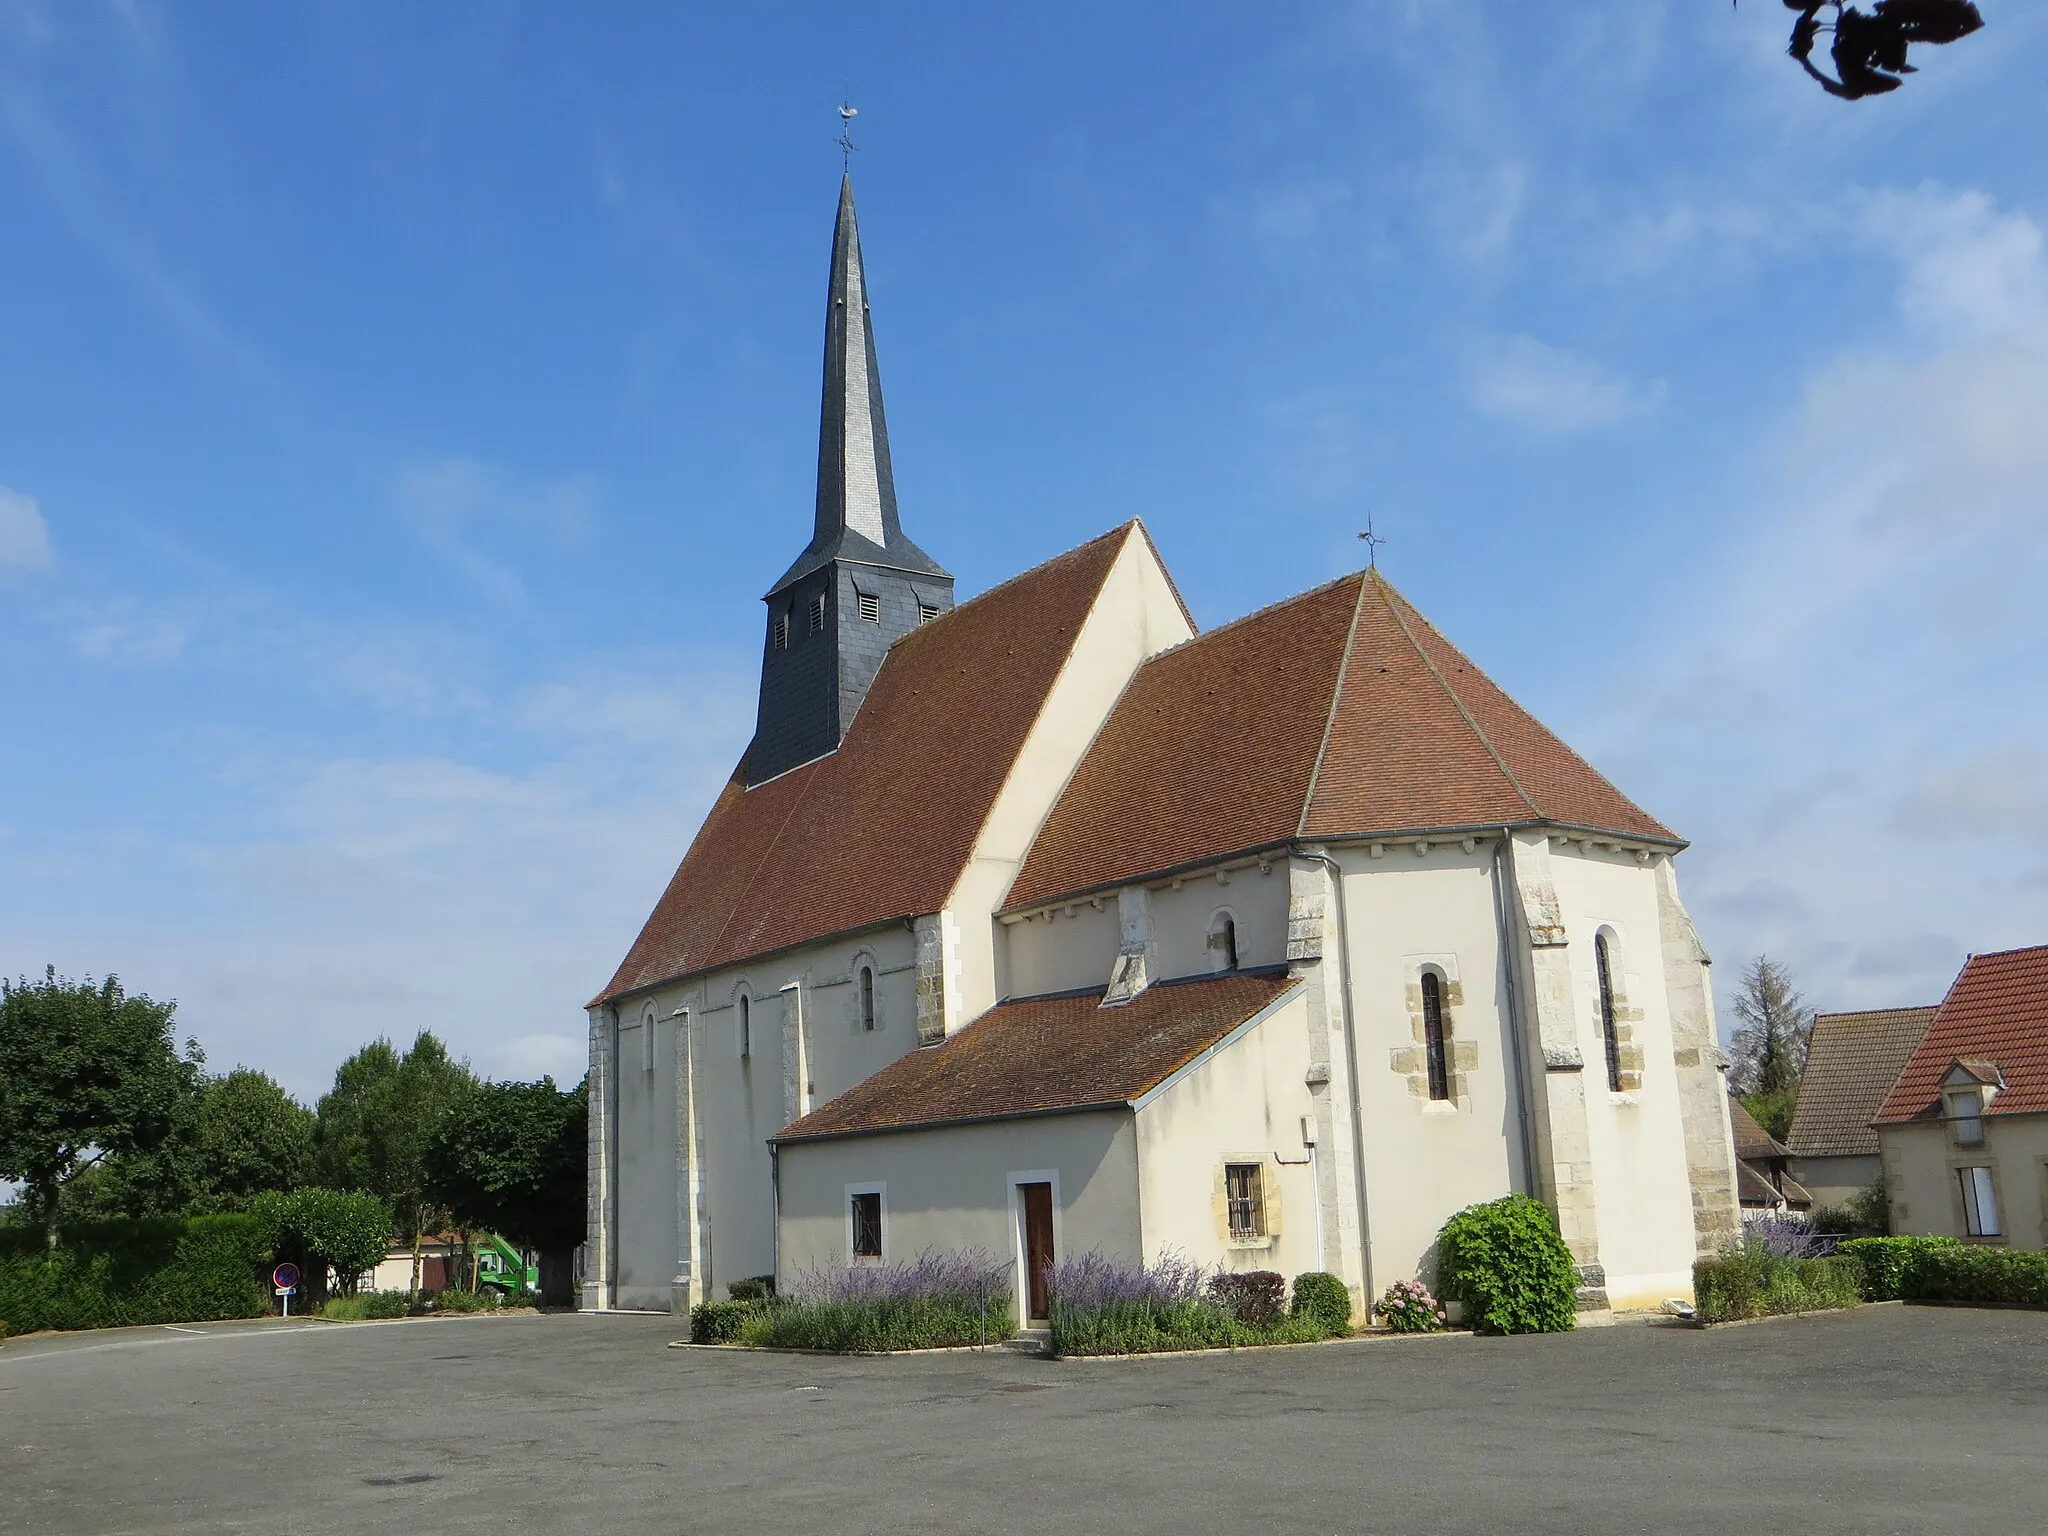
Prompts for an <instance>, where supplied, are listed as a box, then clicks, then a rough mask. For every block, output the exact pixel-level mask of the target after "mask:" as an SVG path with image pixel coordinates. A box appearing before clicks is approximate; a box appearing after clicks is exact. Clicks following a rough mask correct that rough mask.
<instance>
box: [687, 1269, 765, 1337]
mask: <svg viewBox="0 0 2048 1536" xmlns="http://www.w3.org/2000/svg"><path fill="white" fill-rule="evenodd" d="M735 1283H738V1282H735ZM767 1306H768V1304H767V1302H766V1301H765V1300H755V1299H751V1298H749V1299H746V1300H741V1301H700V1302H698V1303H697V1305H696V1306H694V1307H692V1308H690V1342H691V1343H693V1344H735V1343H738V1342H739V1336H740V1325H741V1324H743V1323H745V1322H746V1320H747V1319H748V1318H750V1317H752V1316H753V1315H754V1314H755V1313H756V1312H762V1311H766V1310H767Z"/></svg>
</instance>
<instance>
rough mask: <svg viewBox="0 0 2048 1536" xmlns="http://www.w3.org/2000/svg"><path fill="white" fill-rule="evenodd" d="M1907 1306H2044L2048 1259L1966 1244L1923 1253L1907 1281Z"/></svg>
mask: <svg viewBox="0 0 2048 1536" xmlns="http://www.w3.org/2000/svg"><path fill="white" fill-rule="evenodd" d="M1907 1287H1908V1288H1907V1289H1906V1290H1905V1292H1904V1295H1905V1297H1906V1299H1907V1300H1909V1301H1966V1302H1967V1301H1975V1302H2017V1303H2020V1304H2023V1305H2027V1306H2036V1307H2043V1306H2048V1253H2039V1252H2027V1251H2024V1250H2021V1251H2015V1250H2013V1249H2010V1248H1979V1247H1975V1246H1972V1245H1969V1244H1961V1243H1959V1244H1957V1245H1955V1246H1954V1247H1941V1248H1930V1249H1926V1250H1924V1251H1923V1252H1922V1253H1921V1254H1920V1256H1919V1261H1918V1262H1917V1263H1916V1264H1914V1265H1913V1267H1912V1269H1911V1272H1910V1273H1909V1275H1908V1277H1907Z"/></svg>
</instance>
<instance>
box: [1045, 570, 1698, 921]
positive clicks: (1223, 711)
mask: <svg viewBox="0 0 2048 1536" xmlns="http://www.w3.org/2000/svg"><path fill="white" fill-rule="evenodd" d="M1532 822H1551V823H1558V824H1562V825H1567V826H1573V827H1583V828H1586V829H1588V830H1593V831H1602V832H1613V833H1619V834H1622V835H1625V836H1628V837H1635V838H1642V839H1645V840H1647V841H1652V842H1660V843H1667V844H1671V845H1673V846H1677V845H1678V844H1679V843H1680V839H1679V838H1678V837H1677V836H1676V835H1675V834H1674V833H1672V832H1671V831H1670V830H1669V829H1668V828H1666V827H1665V826H1664V825H1663V824H1661V823H1660V822H1658V821H1657V820H1655V819H1654V818H1653V817H1651V816H1650V815H1648V814H1647V813H1645V812H1644V811H1643V810H1642V809H1640V808H1639V807H1638V806H1636V805H1635V804H1634V803H1633V802H1632V801H1630V800H1629V799H1628V798H1627V797H1626V796H1624V795H1623V794H1622V793H1621V792H1620V791H1619V790H1617V789H1616V788H1615V787H1614V786H1613V785H1612V784H1610V783H1608V782H1607V780H1606V779H1604V778H1602V777H1601V776H1600V775H1599V774H1598V773H1597V772H1595V771H1594V770H1593V768H1592V767H1591V766H1589V765H1588V764H1587V763H1586V761H1585V759H1583V758H1581V757H1580V756H1579V755H1578V754H1577V753H1575V752H1573V751H1572V749H1571V748H1569V747H1567V746H1566V745H1565V744H1564V743H1563V742H1562V741H1560V740H1559V739H1558V738H1557V737H1556V736H1554V735H1553V734H1551V732H1550V731H1548V730H1546V729H1545V728H1544V727H1543V726H1542V725H1541V724H1539V723H1538V722H1537V721H1536V720H1535V719H1534V718H1533V717H1532V716H1531V715H1529V714H1528V713H1527V712H1526V711H1525V710H1523V709H1522V708H1521V707H1520V706H1519V705H1518V704H1516V703H1515V702H1514V700H1512V699H1510V698H1509V697H1508V696H1507V695H1506V694H1505V693H1503V692H1502V691H1501V690H1500V688H1499V687H1497V686H1496V685H1495V684H1494V683H1493V682H1492V681H1491V680H1490V679H1489V678H1487V676H1486V675H1485V674H1484V673H1483V672H1481V671H1480V670H1479V669H1478V667H1476V666H1474V665H1473V664H1472V662H1471V661H1470V660H1468V659H1467V658H1466V657H1465V655H1464V654H1463V653H1462V652H1460V651H1459V650H1457V649H1456V647H1454V646H1452V645H1451V643H1450V642H1449V641H1447V640H1446V639H1444V637H1443V636H1442V635H1440V634H1439V633H1437V631H1436V630H1435V629H1434V628H1433V627H1432V626H1431V625H1430V624H1429V622H1428V621H1427V620H1426V619H1424V618H1423V617H1422V616H1421V614H1419V613H1417V612H1416V611H1415V609H1414V608H1413V606H1411V605H1410V604H1409V602H1408V601H1407V599H1405V598H1404V597H1402V596H1401V594H1400V593H1399V592H1397V591H1396V590H1395V589H1394V587H1393V585H1392V583H1390V582H1388V581H1387V580H1386V578H1385V577H1383V576H1381V575H1380V574H1379V573H1378V572H1377V571H1362V572H1358V573H1355V574H1353V575H1350V576H1346V577H1343V578H1341V579H1340V580H1337V581H1333V582H1330V583H1329V584H1327V585H1325V586H1321V587H1317V588H1315V589H1314V590H1312V591H1309V592H1305V593H1303V594H1302V595H1301V596H1299V597H1295V598H1290V599H1289V600H1287V601H1286V602H1282V603H1277V604H1275V605H1274V606H1272V607H1270V608H1266V609H1262V610H1261V611H1259V612H1257V613H1254V614H1251V615H1250V616H1248V617H1246V618H1242V619H1239V620H1237V621H1236V622H1234V623H1231V624H1226V625H1223V626H1222V627H1220V628H1218V629H1214V630H1211V631H1209V632H1208V633H1207V634H1205V635H1201V636H1199V637H1197V638H1196V639H1193V640H1190V641H1188V642H1186V643H1184V644H1182V645H1180V646H1177V647H1175V648H1174V649H1172V650H1169V651H1165V652H1162V653H1161V654H1159V655H1157V656H1155V657H1153V658H1152V659H1151V660H1149V661H1147V662H1146V663H1145V665H1144V666H1142V667H1140V668H1139V669H1138V673H1137V675H1136V676H1135V677H1134V678H1133V679H1132V681H1131V684H1130V686H1129V687H1128V688H1127V689H1126V690H1125V691H1124V695H1123V697H1122V698H1121V699H1120V700H1119V701H1118V703H1117V707H1116V709H1115V711H1114V712H1113V713H1112V714H1111V716H1110V718H1109V720H1108V722H1107V723H1106V724H1105V725H1104V727H1103V729H1102V731H1101V733H1100V734H1099V735H1098V736H1097V737H1096V740H1095V742H1094V744H1093V745H1092V746H1091V747H1090V748H1089V751H1088V753H1087V755H1086V756H1085V757H1084V758H1083V759H1082V761H1081V765H1080V767H1079V768H1078V769H1077V770H1076V772H1075V775H1074V778H1073V781H1072V782H1071V783H1070V784H1069V785H1068V787H1067V789H1066V791H1065V793H1064V794H1062V795H1061V797H1060V800H1059V802H1058V804H1057V805H1055V806H1054V808H1053V811H1052V813H1051V815H1050V816H1049V817H1048V818H1047V821H1046V824H1045V826H1044V828H1043V829H1041V831H1040V832H1039V835H1038V837H1037V839H1036V841H1035V842H1034V843H1033V844H1032V847H1031V851H1030V853H1029V855H1028V856H1027V857H1026V859H1025V861H1024V866H1023V868H1022V869H1021V870H1019V872H1018V875H1017V879H1016V880H1015V882H1014V883H1013V884H1012V886H1011V890H1010V893H1009V896H1008V898H1007V900H1006V902H1005V906H1006V907H1007V908H1009V909H1012V910H1014V909H1016V908H1019V907H1027V906H1031V905H1034V904H1036V903H1040V902H1046V901H1052V900H1055V899H1057V898H1060V897H1064V896H1070V895H1074V894H1077V893H1079V892H1083V891H1091V890H1100V889H1103V888H1106V887H1109V886H1113V885H1119V884H1123V883H1125V882H1127V881H1130V880H1134V879H1140V878H1144V877H1146V876H1150V875H1154V874H1157V873H1160V872H1163V871H1166V870H1171V869H1177V868H1182V867H1186V866H1190V865H1196V864H1200V863H1204V862H1207V861H1210V860H1212V859H1217V858H1224V857H1228V856H1230V855H1232V854H1235V853H1241V852H1247V851H1250V850H1253V849H1258V848H1271V847H1276V846H1278V845H1280V844H1283V843H1285V842H1287V841H1289V840H1290V839H1293V838H1296V837H1310V838H1329V837H1354V836H1367V835H1372V834H1375V833H1380V834H1387V835H1397V834H1401V833H1414V832H1427V831H1438V830H1444V829H1449V828H1478V827H1498V826H1502V825H1526V824H1529V823H1532Z"/></svg>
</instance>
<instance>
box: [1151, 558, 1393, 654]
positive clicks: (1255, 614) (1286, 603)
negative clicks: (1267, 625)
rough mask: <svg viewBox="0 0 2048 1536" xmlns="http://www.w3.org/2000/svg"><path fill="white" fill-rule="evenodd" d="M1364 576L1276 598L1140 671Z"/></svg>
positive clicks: (1196, 637)
mask: <svg viewBox="0 0 2048 1536" xmlns="http://www.w3.org/2000/svg"><path fill="white" fill-rule="evenodd" d="M1364 574H1365V573H1364V572H1363V571H1347V572H1346V573H1345V574H1344V575H1342V576H1337V577H1333V578H1331V579H1330V580H1329V581H1326V582H1324V583H1322V585H1320V586H1315V587H1310V588H1309V589H1308V590H1307V591H1306V592H1296V593H1294V594H1293V595H1292V596H1289V597H1281V598H1276V599H1274V600H1273V601H1272V602H1270V603H1268V604H1266V606H1265V607H1263V608H1254V609H1253V610H1252V611H1251V612H1250V613H1241V614H1239V615H1238V616H1237V617H1236V618H1234V619H1231V620H1229V621H1228V622H1227V623H1223V624H1218V625H1217V626H1216V627H1215V628H1214V629H1206V630H1202V631H1200V632H1199V633H1196V634H1192V635H1189V636H1188V637H1187V639H1185V640H1182V641H1180V642H1179V643H1178V644H1176V645H1169V646H1168V647H1167V648H1166V649H1165V650H1163V651H1154V652H1153V653H1152V654H1151V655H1150V656H1147V657H1146V658H1145V660H1144V662H1143V663H1142V664H1141V665H1140V667H1139V670H1140V671H1143V670H1144V668H1145V667H1149V666H1151V665H1152V663H1153V662H1155V661H1158V660H1161V659H1162V658H1164V657H1167V656H1173V655H1177V654H1178V653H1180V652H1181V651H1184V650H1186V649H1187V648H1188V647H1189V646H1191V645H1200V644H1201V643H1202V642H1203V641H1204V640H1213V639H1215V638H1216V637H1217V636H1218V635H1225V634H1228V633H1230V631H1231V630H1233V629H1237V628H1239V627H1240V626H1242V625H1245V624H1249V623H1251V621H1252V620H1253V619H1260V618H1264V617H1265V616H1266V615H1267V614H1269V613H1275V612H1277V611H1279V610H1280V609H1282V608H1289V607H1292V606H1293V605H1294V604H1296V603H1302V602H1306V601H1308V599H1310V598H1312V597H1318V596H1320V595H1321V594H1323V593H1325V592H1327V591H1329V590H1330V589H1331V588H1332V587H1341V586H1342V585H1343V584H1344V583H1345V582H1347V581H1356V580H1358V578H1359V577H1361V576H1363V575H1364Z"/></svg>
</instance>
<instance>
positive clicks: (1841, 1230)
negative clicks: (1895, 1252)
mask: <svg viewBox="0 0 2048 1536" xmlns="http://www.w3.org/2000/svg"><path fill="white" fill-rule="evenodd" d="M1812 1226H1813V1230H1814V1231H1816V1232H1827V1233H1831V1234H1833V1235H1834V1236H1836V1237H1884V1236H1887V1235H1888V1234H1889V1233H1890V1232H1891V1229H1892V1206H1891V1199H1890V1197H1889V1196H1888V1195H1887V1194H1886V1193H1885V1187H1884V1180H1883V1179H1876V1180H1874V1181H1872V1182H1871V1183H1869V1184H1866V1185H1865V1186H1864V1187H1863V1188H1861V1189H1859V1190H1857V1191H1856V1193H1855V1194H1853V1195H1851V1196H1850V1197H1849V1198H1848V1199H1847V1200H1845V1201H1844V1202H1843V1203H1842V1204H1840V1205H1823V1206H1821V1207H1820V1208H1819V1209H1818V1210H1816V1211H1815V1212H1814V1213H1813V1217H1812Z"/></svg>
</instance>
